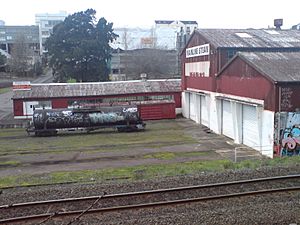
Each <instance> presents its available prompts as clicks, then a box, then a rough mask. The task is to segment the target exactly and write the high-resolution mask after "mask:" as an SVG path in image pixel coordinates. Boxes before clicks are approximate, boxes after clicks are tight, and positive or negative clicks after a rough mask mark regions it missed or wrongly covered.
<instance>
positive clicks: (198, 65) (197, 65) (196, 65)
mask: <svg viewBox="0 0 300 225" xmlns="http://www.w3.org/2000/svg"><path fill="white" fill-rule="evenodd" d="M209 65H210V62H209V61H203V62H193V63H186V64H185V76H194V77H209Z"/></svg>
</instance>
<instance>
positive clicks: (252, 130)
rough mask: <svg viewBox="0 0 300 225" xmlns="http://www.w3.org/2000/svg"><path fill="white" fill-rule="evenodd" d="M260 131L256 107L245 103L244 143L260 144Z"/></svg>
mask: <svg viewBox="0 0 300 225" xmlns="http://www.w3.org/2000/svg"><path fill="white" fill-rule="evenodd" d="M259 133H260V132H259V128H258V118H257V113H256V107H255V106H250V105H243V144H245V145H247V146H250V147H257V146H259Z"/></svg>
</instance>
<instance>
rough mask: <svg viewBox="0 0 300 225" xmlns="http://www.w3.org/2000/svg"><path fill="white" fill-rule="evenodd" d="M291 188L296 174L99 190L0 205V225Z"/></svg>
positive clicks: (298, 185) (299, 180)
mask: <svg viewBox="0 0 300 225" xmlns="http://www.w3.org/2000/svg"><path fill="white" fill-rule="evenodd" d="M292 191H300V174H296V175H289V176H278V177H268V178H259V179H252V180H242V181H233V182H225V183H216V184H207V185H196V186H187V187H177V188H170V189H158V190H150V191H141V192H130V193H120V194H106V193H103V194H102V195H99V196H89V197H81V198H67V199H56V200H47V201H36V202H26V203H16V204H11V205H2V206H0V224H16V223H18V222H21V221H22V224H24V222H26V221H28V223H31V222H32V221H35V224H44V223H45V222H47V221H49V220H51V219H57V218H60V219H61V218H68V220H69V221H70V224H71V223H72V221H76V220H78V219H79V218H80V217H81V216H83V215H88V214H103V213H107V212H119V211H124V210H135V209H145V208H154V207H171V206H173V205H179V204H188V203H193V202H203V201H212V200H221V199H228V198H237V197H240V198H241V197H245V196H256V195H263V194H272V193H280V192H283V193H284V192H292ZM33 212H34V213H33ZM71 217H73V218H71ZM70 218H71V219H70Z"/></svg>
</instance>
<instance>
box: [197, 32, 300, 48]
mask: <svg viewBox="0 0 300 225" xmlns="http://www.w3.org/2000/svg"><path fill="white" fill-rule="evenodd" d="M196 32H197V33H199V34H200V35H202V36H204V37H205V38H206V39H207V40H208V41H209V42H210V43H211V44H212V45H214V46H215V47H216V48H218V47H221V48H222V47H223V48H291V47H300V31H297V30H269V29H198V30H197V31H196Z"/></svg>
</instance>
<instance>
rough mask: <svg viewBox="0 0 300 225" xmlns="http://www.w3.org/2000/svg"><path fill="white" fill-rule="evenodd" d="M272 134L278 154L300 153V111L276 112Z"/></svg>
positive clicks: (290, 154)
mask: <svg viewBox="0 0 300 225" xmlns="http://www.w3.org/2000/svg"><path fill="white" fill-rule="evenodd" d="M274 134H275V142H276V143H277V147H278V150H279V152H278V154H280V156H293V155H300V112H299V111H297V112H281V113H277V115H276V119H275V133H274Z"/></svg>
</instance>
